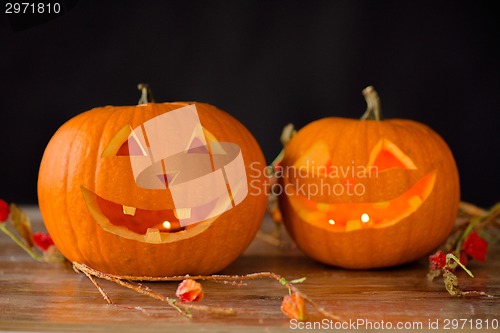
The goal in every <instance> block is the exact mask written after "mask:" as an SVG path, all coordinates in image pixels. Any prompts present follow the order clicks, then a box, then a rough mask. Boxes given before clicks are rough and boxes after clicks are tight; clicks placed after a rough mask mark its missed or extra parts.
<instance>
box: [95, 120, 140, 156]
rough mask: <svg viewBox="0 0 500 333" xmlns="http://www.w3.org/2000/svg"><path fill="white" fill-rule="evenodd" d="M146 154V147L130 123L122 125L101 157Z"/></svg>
mask: <svg viewBox="0 0 500 333" xmlns="http://www.w3.org/2000/svg"><path fill="white" fill-rule="evenodd" d="M112 156H147V152H146V149H144V147H143V146H142V144H141V142H140V140H139V138H138V137H137V135H136V134H135V132H134V131H133V130H132V127H130V125H126V126H124V127H123V128H122V129H121V130H119V131H118V133H116V135H115V136H114V137H113V138H112V139H111V141H110V142H109V143H108V145H107V146H106V148H104V151H103V152H102V155H101V157H112Z"/></svg>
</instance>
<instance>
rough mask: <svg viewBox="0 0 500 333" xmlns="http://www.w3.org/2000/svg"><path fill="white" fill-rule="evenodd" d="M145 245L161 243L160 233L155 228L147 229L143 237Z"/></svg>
mask: <svg viewBox="0 0 500 333" xmlns="http://www.w3.org/2000/svg"><path fill="white" fill-rule="evenodd" d="M144 238H145V241H146V243H153V244H158V243H161V235H160V231H159V230H158V229H156V228H148V230H147V231H146V236H145V237H144Z"/></svg>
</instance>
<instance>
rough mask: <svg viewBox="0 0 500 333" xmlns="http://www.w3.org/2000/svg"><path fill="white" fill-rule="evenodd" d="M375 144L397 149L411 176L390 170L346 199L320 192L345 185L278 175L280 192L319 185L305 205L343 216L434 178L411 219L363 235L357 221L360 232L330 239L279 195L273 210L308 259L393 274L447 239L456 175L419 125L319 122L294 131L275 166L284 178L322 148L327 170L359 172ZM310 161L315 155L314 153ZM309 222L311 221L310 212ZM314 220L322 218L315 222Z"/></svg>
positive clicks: (438, 142)
mask: <svg viewBox="0 0 500 333" xmlns="http://www.w3.org/2000/svg"><path fill="white" fill-rule="evenodd" d="M380 139H386V140H389V141H390V142H392V143H394V144H395V145H397V147H398V148H399V149H400V151H402V152H404V153H405V154H406V155H407V156H409V157H410V158H411V159H412V161H413V163H414V165H415V166H416V168H413V169H412V170H404V169H398V168H389V169H387V170H384V171H383V172H380V173H378V175H377V177H367V178H364V179H358V182H360V183H362V184H363V186H364V188H365V189H366V191H365V193H363V195H359V196H358V195H347V192H344V193H337V195H331V192H328V191H327V190H326V189H328V187H326V185H325V184H327V185H328V184H329V185H333V184H337V183H342V181H345V179H338V178H336V179H328V178H321V177H307V176H303V175H302V176H300V175H299V176H297V175H290V173H289V175H288V176H287V173H286V172H283V174H284V177H282V178H281V179H280V183H281V185H282V186H283V187H285V186H286V184H290V183H295V184H304V185H305V186H313V185H315V186H316V185H317V186H320V185H323V186H324V187H323V188H324V189H325V190H324V191H323V192H324V193H320V194H318V195H314V196H313V197H311V198H310V199H311V200H310V201H308V202H309V204H311V203H314V202H316V201H317V202H322V203H328V204H333V205H332V206H331V207H334V206H335V205H341V204H347V205H346V207H349V209H350V210H356V209H357V205H358V204H359V205H365V206H362V207H368V206H366V203H378V204H384V203H387V202H392V201H388V200H391V199H393V198H396V197H398V196H399V195H401V194H402V193H405V191H407V190H408V189H409V188H411V187H412V185H413V184H415V183H416V182H417V181H419V180H420V179H422V178H423V177H425V175H428V174H430V175H431V176H435V178H433V179H434V183H432V184H433V187H432V190H431V191H430V193H427V194H428V196H427V197H426V198H425V199H424V200H423V202H421V203H420V202H419V200H417V204H416V206H418V208H417V209H416V210H415V211H414V212H412V213H410V214H409V216H406V217H404V218H401V219H400V220H397V221H396V220H394V221H392V222H391V223H387V225H386V226H379V227H365V226H364V225H363V223H362V222H361V223H360V222H359V221H358V222H357V223H358V225H361V227H359V228H354V230H349V231H342V230H341V231H339V230H337V231H335V232H333V231H329V229H328V227H329V225H328V221H326V220H324V221H323V220H322V219H315V218H314V217H311V218H310V221H306V220H305V218H304V217H303V216H304V214H302V215H301V214H299V209H298V207H297V205H294V204H293V203H292V202H291V201H292V200H293V197H292V196H291V195H290V193H289V192H290V191H283V194H282V195H280V197H279V203H280V209H281V210H282V214H283V219H284V223H285V225H286V228H287V230H288V232H289V234H290V235H291V237H292V238H293V239H294V240H295V242H296V243H297V244H298V247H299V248H300V249H301V250H302V251H303V252H305V253H306V254H307V255H308V256H310V257H311V258H313V259H315V260H318V261H320V262H323V263H326V264H329V265H334V266H339V267H344V268H351V269H369V268H379V267H388V266H394V265H399V264H403V263H407V262H411V261H413V260H416V259H418V258H421V257H422V256H424V255H426V254H428V253H430V252H431V251H432V250H434V249H435V248H436V247H437V246H439V245H440V244H441V243H442V242H443V241H444V240H445V239H446V238H447V236H448V235H449V233H450V232H451V230H452V228H453V225H454V222H455V218H456V215H457V210H458V205H459V201H460V190H459V178H458V171H457V167H456V165H455V161H454V158H453V156H452V153H451V151H450V149H449V148H448V146H447V145H446V143H445V142H444V141H443V140H442V138H441V137H440V136H439V135H438V134H436V133H435V132H434V131H433V130H431V129H430V128H429V127H427V126H425V125H423V124H421V123H418V122H414V121H410V120H399V119H394V120H383V121H377V120H351V119H344V118H325V119H321V120H318V121H315V122H312V123H310V124H309V125H307V126H305V127H304V128H302V129H301V130H300V131H298V133H297V134H296V135H295V136H294V137H293V138H292V139H291V140H290V142H289V143H288V145H287V146H286V148H285V155H284V159H283V161H282V162H281V163H280V165H281V167H282V169H283V170H287V169H288V168H290V167H293V166H294V165H296V163H297V161H298V160H299V159H300V158H304V157H303V156H304V154H307V152H308V151H309V153H311V147H313V146H314V145H315V144H316V143H317V142H318V141H322V142H324V143H325V144H326V145H324V147H328V148H327V149H328V154H329V155H330V156H329V158H330V161H329V163H330V164H331V165H333V166H340V168H341V167H342V166H343V167H344V170H347V169H348V168H349V166H351V167H353V166H365V165H367V163H368V159H369V156H370V154H371V151H372V149H373V147H374V146H376V144H377V142H379V141H380ZM313 150H314V149H313ZM312 154H313V155H314V154H316V155H318V152H316V153H314V152H312ZM310 162H313V161H310ZM340 178H342V177H340ZM297 182H298V183H297ZM320 182H322V183H321V184H320ZM429 183H430V182H429ZM312 188H314V187H312ZM337 192H339V191H337ZM360 192H361V191H360ZM351 194H352V191H351ZM292 195H294V194H293V193H292ZM318 207H319V206H318ZM339 207H340V206H339ZM370 210H372V211H374V210H375V208H373V209H372V208H371V207H370ZM360 212H361V211H360ZM344 213H345V214H349V212H344ZM309 214H310V215H311V216H313V215H314V212H310V213H309ZM319 216H321V217H324V215H321V214H319ZM332 223H334V218H332ZM374 226H376V224H374Z"/></svg>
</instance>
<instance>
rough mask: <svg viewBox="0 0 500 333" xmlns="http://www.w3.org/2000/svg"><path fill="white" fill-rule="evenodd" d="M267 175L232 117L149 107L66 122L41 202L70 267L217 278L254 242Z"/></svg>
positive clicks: (193, 107)
mask: <svg viewBox="0 0 500 333" xmlns="http://www.w3.org/2000/svg"><path fill="white" fill-rule="evenodd" d="M145 91H146V90H144V91H143V92H144V95H146V93H145ZM264 169H265V160H264V157H263V154H262V152H261V149H260V147H259V145H258V144H257V142H256V140H255V139H254V137H253V136H252V135H251V134H250V132H249V131H248V130H247V129H246V128H245V127H244V126H243V125H242V124H241V123H240V122H238V121H237V120H236V119H235V118H233V117H232V116H230V115H229V114H227V113H225V112H223V111H221V110H219V109H217V108H215V107H214V106H211V105H208V104H204V103H194V102H193V103H187V102H174V103H151V102H149V103H148V102H147V101H145V103H144V104H140V105H138V106H123V107H116V106H107V107H102V108H96V109H93V110H90V111H87V112H85V113H82V114H80V115H78V116H76V117H74V118H73V119H71V120H69V121H68V122H67V123H65V124H64V125H63V126H61V128H59V130H58V131H57V132H56V133H55V134H54V136H53V137H52V139H51V140H50V142H49V144H48V146H47V148H46V150H45V153H44V156H43V159H42V162H41V166H40V173H39V180H38V198H39V204H40V210H41V213H42V217H43V220H44V222H45V225H46V227H47V229H48V231H49V233H50V234H51V236H52V238H53V240H54V242H55V244H56V246H57V247H58V248H59V249H60V251H61V252H62V253H63V255H64V256H65V257H66V258H68V259H69V260H70V261H76V262H79V263H84V264H87V265H89V266H91V267H92V268H94V269H98V270H100V271H103V272H106V273H112V274H120V275H134V276H140V275H147V276H165V275H183V274H211V273H214V272H217V271H219V270H221V269H223V268H224V267H226V266H227V265H228V264H229V263H231V262H232V261H233V260H234V259H236V258H237V257H238V256H239V255H240V254H241V253H242V252H243V251H244V249H245V248H246V247H247V246H248V244H249V243H250V242H251V241H252V239H253V237H254V236H255V233H256V232H257V230H258V228H259V226H260V223H261V221H262V218H263V215H264V213H265V208H266V196H265V193H266V191H265V189H264V188H262V187H263V186H264V185H265V179H263V177H264V174H263V173H257V172H256V170H264ZM260 178H262V179H260ZM250 179H255V180H257V181H254V182H253V183H252V187H250V186H248V184H249V180H250Z"/></svg>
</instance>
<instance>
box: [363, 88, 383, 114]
mask: <svg viewBox="0 0 500 333" xmlns="http://www.w3.org/2000/svg"><path fill="white" fill-rule="evenodd" d="M363 96H364V97H365V100H366V111H365V113H364V114H363V116H362V117H361V120H383V119H384V118H383V117H382V111H381V109H382V108H381V106H380V97H379V96H378V94H377V92H376V91H375V89H374V88H373V86H368V87H366V88H365V89H363Z"/></svg>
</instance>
